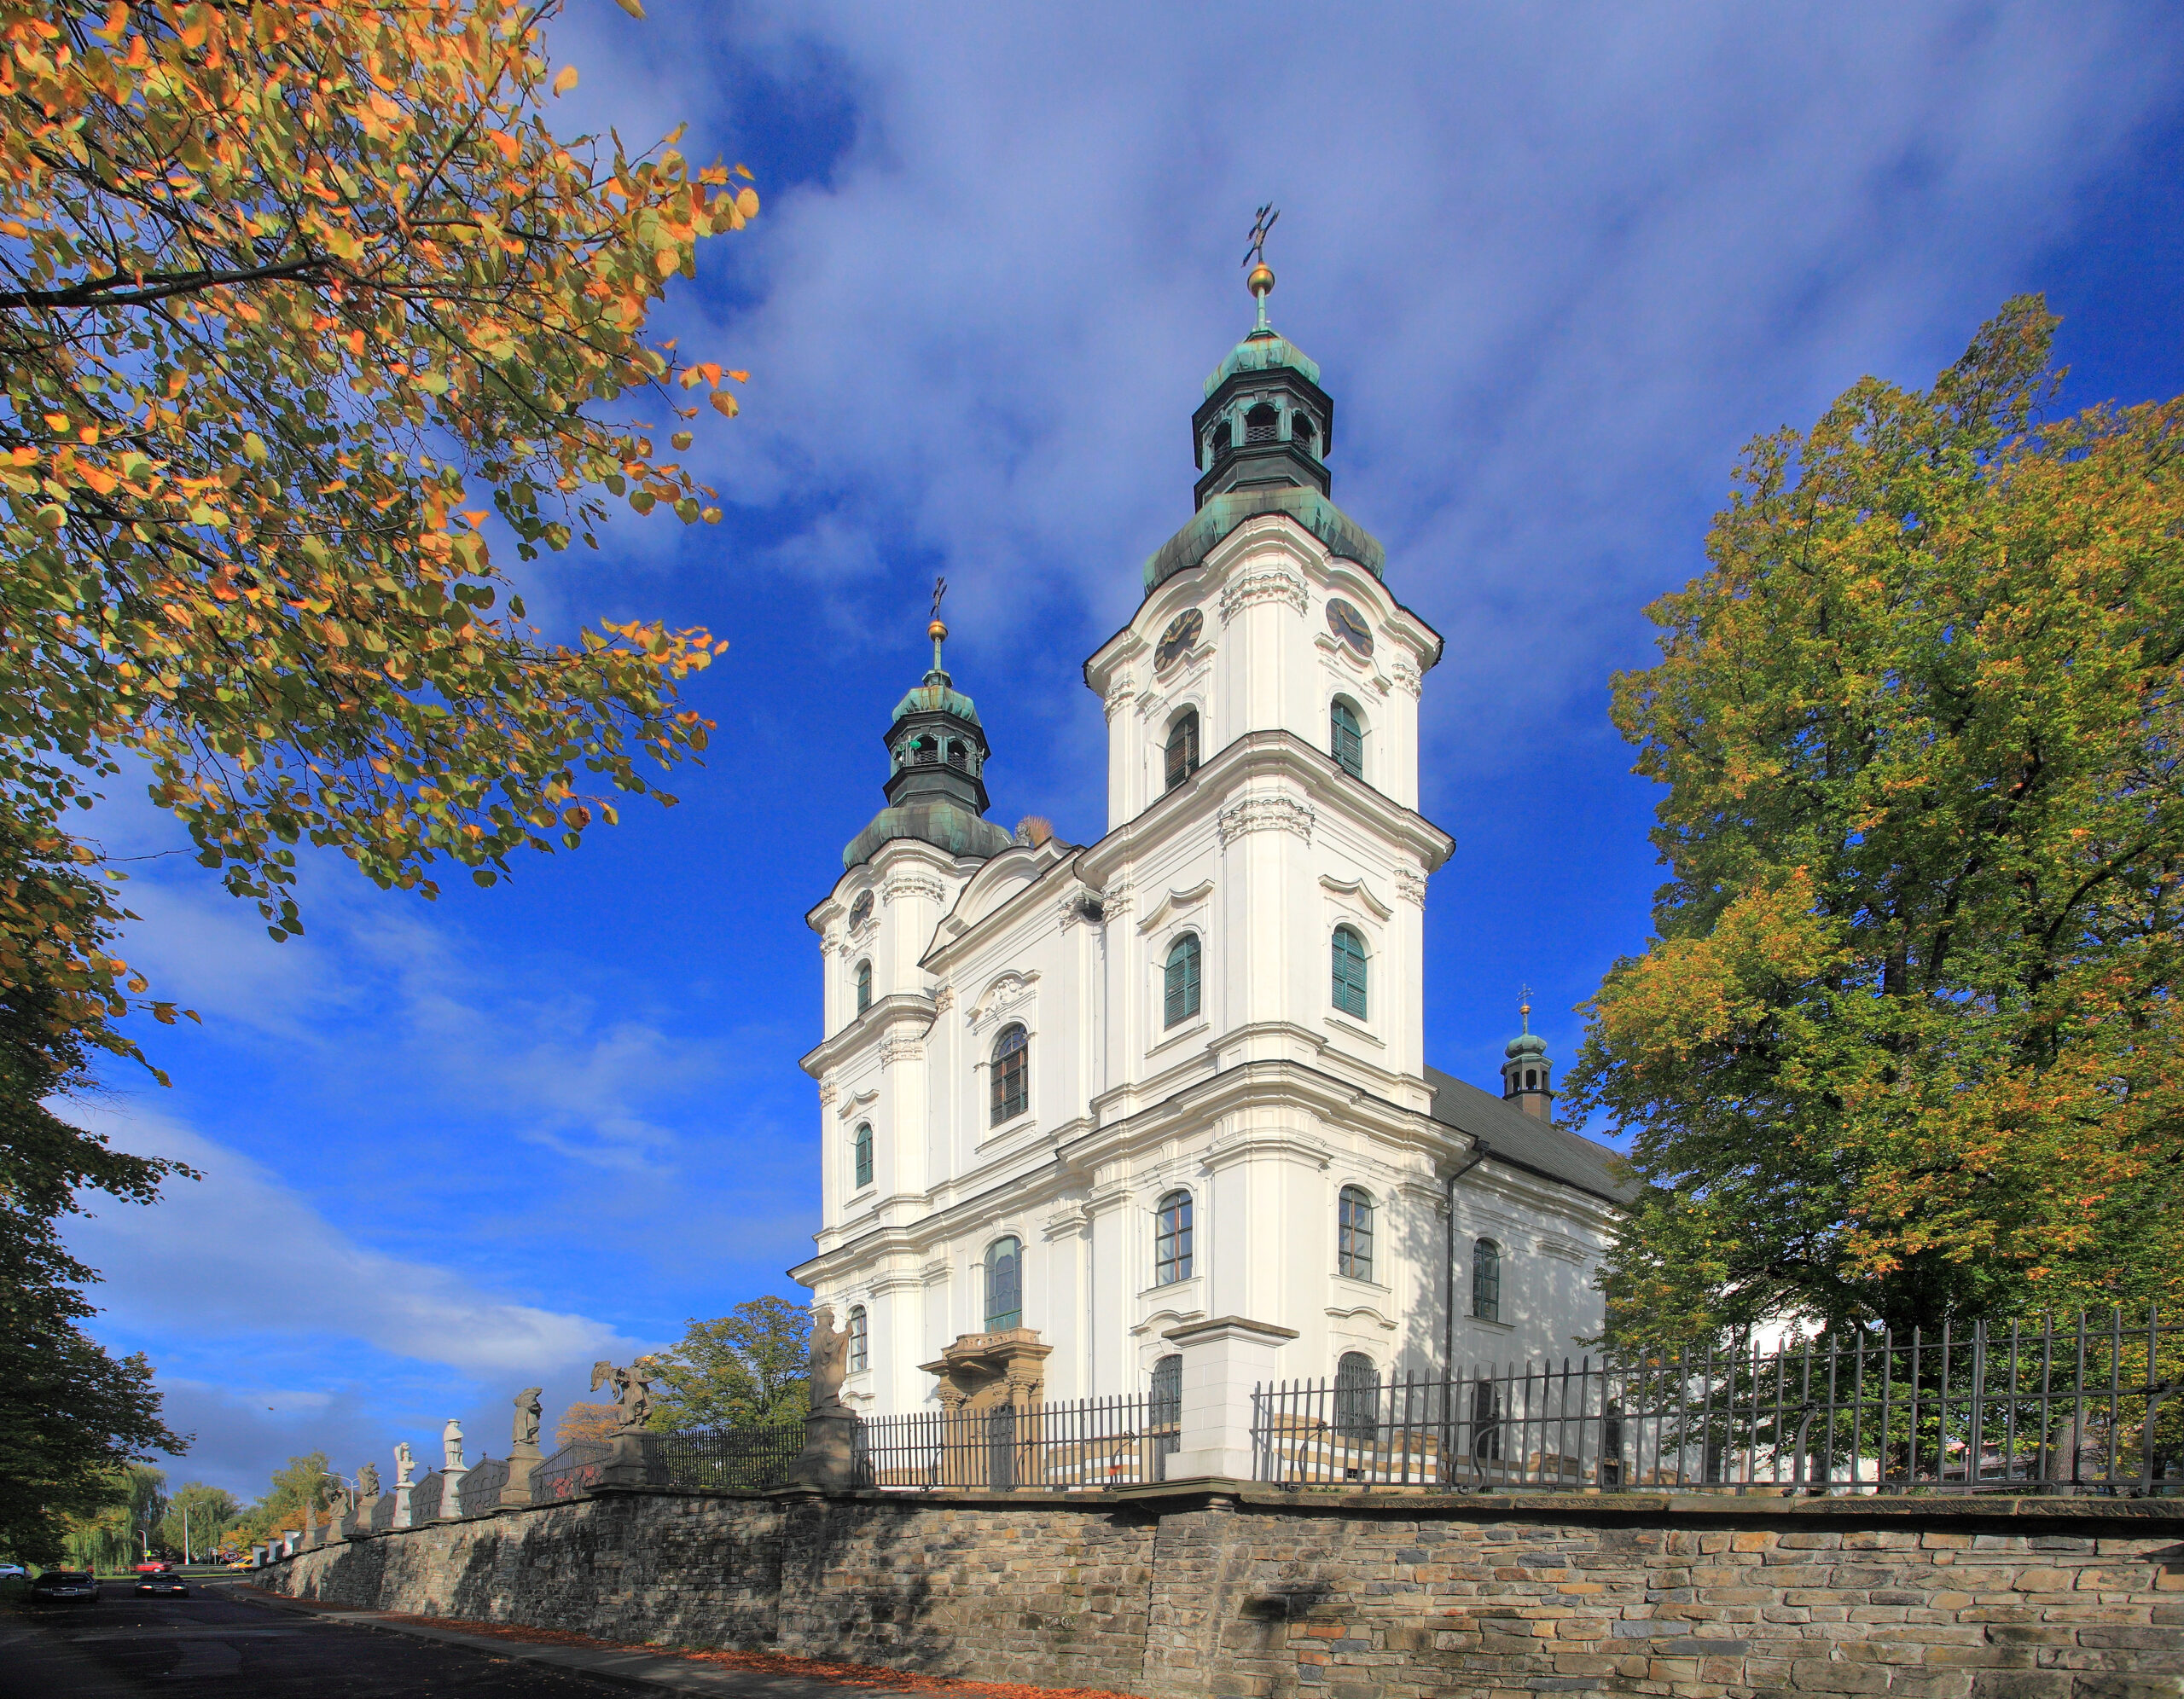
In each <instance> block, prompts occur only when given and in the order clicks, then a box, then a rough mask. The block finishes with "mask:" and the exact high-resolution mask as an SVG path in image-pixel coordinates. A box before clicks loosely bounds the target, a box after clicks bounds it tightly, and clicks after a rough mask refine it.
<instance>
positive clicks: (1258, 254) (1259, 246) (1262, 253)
mask: <svg viewBox="0 0 2184 1699" xmlns="http://www.w3.org/2000/svg"><path fill="white" fill-rule="evenodd" d="M1279 217H1281V208H1280V207H1278V206H1275V204H1274V203H1273V202H1272V201H1271V200H1269V201H1268V202H1267V204H1266V205H1265V206H1262V207H1260V208H1259V210H1258V216H1257V217H1254V218H1253V219H1252V245H1251V246H1249V247H1248V248H1246V249H1245V250H1244V264H1246V265H1250V264H1252V263H1253V262H1254V261H1256V262H1257V263H1258V264H1261V265H1263V264H1266V239H1267V237H1268V236H1269V235H1272V234H1273V231H1274V222H1275V219H1277V218H1279Z"/></svg>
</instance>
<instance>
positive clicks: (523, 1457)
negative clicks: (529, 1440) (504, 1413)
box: [501, 1442, 545, 1510]
mask: <svg viewBox="0 0 2184 1699" xmlns="http://www.w3.org/2000/svg"><path fill="white" fill-rule="evenodd" d="M544 1461H545V1458H543V1457H541V1456H540V1455H539V1454H538V1447H537V1445H536V1444H535V1443H534V1444H531V1445H524V1444H521V1443H520V1442H519V1443H518V1444H517V1445H516V1446H515V1447H514V1448H513V1449H512V1450H511V1451H510V1452H509V1453H508V1480H507V1481H506V1482H504V1483H503V1484H502V1487H501V1508H502V1510H507V1509H509V1508H511V1507H512V1506H515V1505H527V1504H529V1503H530V1502H531V1470H534V1469H536V1468H537V1467H538V1465H539V1464H542V1463H543V1462H544Z"/></svg>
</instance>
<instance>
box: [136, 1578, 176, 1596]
mask: <svg viewBox="0 0 2184 1699" xmlns="http://www.w3.org/2000/svg"><path fill="white" fill-rule="evenodd" d="M137 1595H138V1597H140V1598H144V1597H149V1598H189V1583H188V1582H186V1581H184V1580H183V1579H182V1577H181V1576H179V1575H172V1574H162V1575H139V1576H138V1577H137Z"/></svg>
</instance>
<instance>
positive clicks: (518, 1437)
mask: <svg viewBox="0 0 2184 1699" xmlns="http://www.w3.org/2000/svg"><path fill="white" fill-rule="evenodd" d="M544 1390H545V1388H543V1387H540V1386H527V1387H526V1388H524V1389H523V1390H522V1391H521V1392H519V1393H518V1394H516V1395H515V1446H516V1449H517V1450H519V1451H520V1450H521V1449H523V1447H526V1446H536V1445H537V1443H538V1395H539V1394H540V1393H542V1392H543V1391H544Z"/></svg>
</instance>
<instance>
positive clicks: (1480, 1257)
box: [1471, 1239, 1502, 1321]
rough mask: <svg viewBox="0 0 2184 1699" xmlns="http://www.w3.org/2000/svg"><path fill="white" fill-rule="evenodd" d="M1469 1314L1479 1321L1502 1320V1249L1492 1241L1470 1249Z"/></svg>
mask: <svg viewBox="0 0 2184 1699" xmlns="http://www.w3.org/2000/svg"><path fill="white" fill-rule="evenodd" d="M1471 1313H1472V1314H1473V1315H1474V1316H1477V1317H1478V1319H1479V1320H1481V1321H1499V1320H1501V1319H1502V1247H1501V1246H1500V1245H1498V1244H1495V1243H1494V1241H1493V1240H1492V1239H1479V1240H1478V1241H1477V1242H1476V1243H1474V1244H1472V1248H1471Z"/></svg>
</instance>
